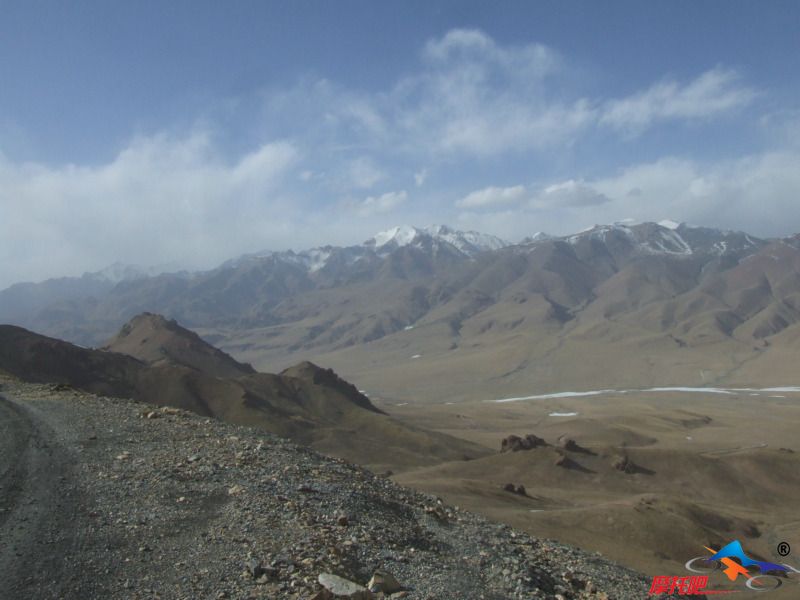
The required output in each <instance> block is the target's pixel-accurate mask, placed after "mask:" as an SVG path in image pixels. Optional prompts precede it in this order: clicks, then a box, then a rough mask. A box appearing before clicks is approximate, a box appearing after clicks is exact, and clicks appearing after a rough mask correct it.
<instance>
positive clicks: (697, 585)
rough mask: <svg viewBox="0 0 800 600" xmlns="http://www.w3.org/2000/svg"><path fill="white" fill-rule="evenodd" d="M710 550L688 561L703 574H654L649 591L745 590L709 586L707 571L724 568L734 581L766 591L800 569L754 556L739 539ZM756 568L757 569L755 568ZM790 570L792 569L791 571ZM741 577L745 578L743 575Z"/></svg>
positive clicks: (688, 566) (688, 565) (700, 592)
mask: <svg viewBox="0 0 800 600" xmlns="http://www.w3.org/2000/svg"><path fill="white" fill-rule="evenodd" d="M706 550H708V551H709V552H710V553H711V554H710V555H709V556H698V557H696V558H693V559H691V560H689V561H688V562H687V563H686V569H687V570H688V571H691V572H693V573H700V574H701V575H691V576H688V577H686V576H684V577H680V576H673V577H670V576H663V575H657V576H655V577H653V581H652V585H651V586H650V595H651V596H652V595H660V594H677V595H679V596H695V595H697V596H699V595H703V594H706V595H708V594H731V593H736V592H739V591H742V590H741V589H727V590H725V589H723V590H710V589H707V586H708V584H709V577H708V575H707V574H708V573H712V572H714V571H717V570H721V571H722V573H724V574H725V576H726V577H727V578H728V579H729V580H730V581H732V582H739V583H742V584H743V585H744V587H745V588H747V589H750V590H754V591H759V592H767V591H771V590H774V589H777V588H778V587H780V586H781V585H782V584H783V583H784V582H790V581H791V580H790V579H789V578H788V576H789V575H790V574H791V575H794V574H797V573H800V571H799V570H797V569H794V568H792V567H790V566H789V565H779V564H776V563H771V562H766V561H762V560H755V559H753V558H750V557H749V556H748V555H747V554H745V552H744V549H743V548H742V544H741V543H740V542H739V540H734V541H732V542H730V543H729V544H727V545H725V546H723V547H722V548H720V549H719V550H713V549H712V548H708V547H706ZM756 569H757V572H756ZM789 571H791V572H792V573H789ZM740 578H742V579H740Z"/></svg>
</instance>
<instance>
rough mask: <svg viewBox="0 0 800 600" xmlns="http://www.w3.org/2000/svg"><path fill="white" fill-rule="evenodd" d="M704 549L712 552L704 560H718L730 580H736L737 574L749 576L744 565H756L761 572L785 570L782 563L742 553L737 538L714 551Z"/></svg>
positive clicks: (784, 571)
mask: <svg viewBox="0 0 800 600" xmlns="http://www.w3.org/2000/svg"><path fill="white" fill-rule="evenodd" d="M706 550H708V551H709V552H711V553H712V554H713V556H710V557H709V558H708V559H706V560H708V561H712V560H718V561H719V562H721V563H722V564H723V565H725V567H726V568H725V569H724V570H723V571H722V572H723V573H725V575H727V576H728V579H730V580H731V581H736V579H737V578H738V577H739V575H743V576H745V577H747V578H750V573H749V572H748V571H747V569H746V568H745V567H758V570H759V571H760V572H761V573H767V572H769V571H781V572H783V573H786V570H787V569H786V567H784V566H783V565H776V564H775V563H771V562H764V561H761V560H753V559H752V558H750V557H749V556H747V554H745V553H744V549H742V544H741V543H740V542H739V540H733V541H732V542H731V543H730V544H728V545H727V546H724V547H722V548H720V549H719V550H718V551H717V552H716V553H714V551H713V550H712V549H711V548H708V547H706ZM731 558H738V559H739V563H735V562H734V561H732V560H731Z"/></svg>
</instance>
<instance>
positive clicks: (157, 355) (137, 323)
mask: <svg viewBox="0 0 800 600" xmlns="http://www.w3.org/2000/svg"><path fill="white" fill-rule="evenodd" d="M104 349H105V350H110V351H112V352H118V353H120V354H127V355H129V356H133V357H134V358H138V359H139V360H141V361H144V362H146V363H150V364H177V365H182V366H185V367H190V368H192V369H195V370H198V371H203V372H205V373H208V374H211V375H214V376H216V377H238V376H241V375H249V374H251V373H254V372H255V370H254V369H253V367H251V366H250V365H248V364H244V363H240V362H237V361H236V360H234V359H233V358H232V357H231V356H229V355H228V354H225V353H224V352H222V351H221V350H218V349H217V348H215V347H214V346H212V345H211V344H209V343H207V342H205V341H204V340H203V339H201V338H200V336H199V335H197V334H196V333H195V332H193V331H190V330H188V329H185V328H184V327H181V326H180V325H178V323H177V322H176V321H174V320H171V319H167V318H165V317H163V316H162V315H158V314H153V313H148V312H145V313H142V314H140V315H137V316H135V317H133V318H132V319H131V320H130V321H128V323H126V324H125V325H123V327H122V329H120V331H119V333H118V334H117V335H116V336H115V337H114V338H113V339H112V340H111V341H109V342H108V344H106V346H105V347H104Z"/></svg>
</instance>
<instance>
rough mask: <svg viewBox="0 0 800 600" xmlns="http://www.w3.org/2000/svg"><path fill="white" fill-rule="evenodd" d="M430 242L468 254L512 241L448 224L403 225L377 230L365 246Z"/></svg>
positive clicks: (382, 248)
mask: <svg viewBox="0 0 800 600" xmlns="http://www.w3.org/2000/svg"><path fill="white" fill-rule="evenodd" d="M431 241H432V242H435V243H446V244H449V245H451V246H453V247H454V248H456V249H457V250H458V251H459V252H461V253H463V254H465V255H467V256H474V255H476V254H478V253H480V252H486V251H489V250H499V249H501V248H505V247H506V246H510V245H511V243H510V242H506V241H505V240H502V239H500V238H498V237H496V236H493V235H488V234H485V233H478V232H477V231H458V230H455V229H451V228H449V227H447V226H445V225H430V226H428V227H423V228H418V227H411V226H409V225H401V226H399V227H392V228H391V229H388V230H386V231H382V232H380V233H378V234H377V235H375V236H374V237H372V238H370V239H369V240H367V241H366V242H365V243H364V246H366V247H368V248H374V249H375V250H380V251H385V250H393V249H396V248H402V247H405V246H419V247H422V246H423V245H425V243H426V242H428V243H430V242H431Z"/></svg>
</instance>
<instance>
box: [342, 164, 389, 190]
mask: <svg viewBox="0 0 800 600" xmlns="http://www.w3.org/2000/svg"><path fill="white" fill-rule="evenodd" d="M385 177H386V175H385V173H384V172H383V171H382V170H381V169H379V168H378V166H377V165H376V164H375V163H374V162H373V161H372V160H371V159H369V158H365V157H360V158H357V159H356V160H354V161H352V162H351V163H350V168H349V183H350V185H351V186H352V187H354V188H357V189H369V188H371V187H373V186H374V185H375V184H376V183H378V182H379V181H381V180H382V179H384V178H385Z"/></svg>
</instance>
